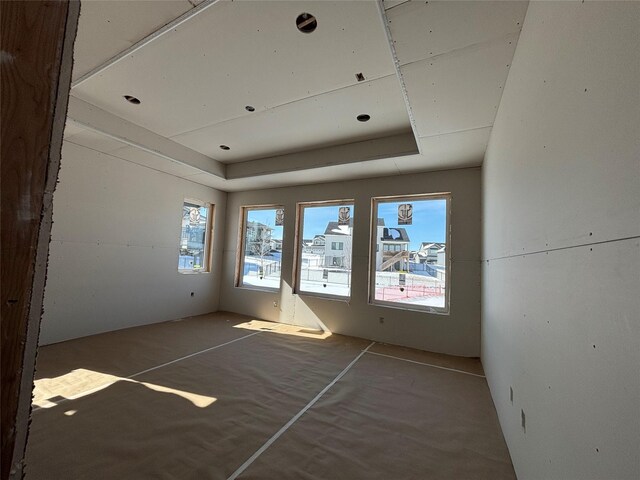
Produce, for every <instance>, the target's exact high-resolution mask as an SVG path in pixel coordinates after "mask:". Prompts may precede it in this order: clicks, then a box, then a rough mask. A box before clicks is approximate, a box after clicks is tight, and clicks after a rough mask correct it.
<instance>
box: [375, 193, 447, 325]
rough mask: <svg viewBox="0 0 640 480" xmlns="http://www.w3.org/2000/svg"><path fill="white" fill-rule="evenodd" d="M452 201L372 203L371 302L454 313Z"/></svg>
mask: <svg viewBox="0 0 640 480" xmlns="http://www.w3.org/2000/svg"><path fill="white" fill-rule="evenodd" d="M450 200H451V198H450V196H449V195H448V194H441V195H411V196H405V197H378V198H373V199H372V215H373V218H375V219H377V221H376V222H373V225H374V227H373V231H372V233H371V237H372V244H371V251H372V252H375V253H374V254H372V255H371V270H370V271H371V274H370V281H371V287H370V289H369V290H370V302H371V303H374V304H382V305H387V306H395V307H401V308H406V309H411V310H426V311H430V312H433V313H448V311H449V283H450V278H449V277H450V276H449V256H450V251H449V245H450V241H449V204H450Z"/></svg>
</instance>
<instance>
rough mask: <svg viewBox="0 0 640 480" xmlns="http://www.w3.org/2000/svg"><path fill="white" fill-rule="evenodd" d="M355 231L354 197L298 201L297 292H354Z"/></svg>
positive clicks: (333, 294)
mask: <svg viewBox="0 0 640 480" xmlns="http://www.w3.org/2000/svg"><path fill="white" fill-rule="evenodd" d="M352 232H353V200H344V201H336V202H316V203H301V204H298V238H299V242H298V245H297V250H296V268H297V270H296V272H297V275H296V282H297V283H296V291H297V292H298V293H308V294H315V295H322V296H328V297H339V298H348V297H349V296H350V295H351V254H352V252H351V246H352V241H351V240H352ZM316 239H321V240H322V241H321V242H316V241H315V240H316Z"/></svg>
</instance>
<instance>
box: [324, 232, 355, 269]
mask: <svg viewBox="0 0 640 480" xmlns="http://www.w3.org/2000/svg"><path fill="white" fill-rule="evenodd" d="M352 231H353V223H351V224H350V225H339V224H338V222H329V223H328V224H327V228H326V229H325V231H324V241H325V245H324V266H325V267H340V268H346V269H350V268H351V239H352V237H351V233H352Z"/></svg>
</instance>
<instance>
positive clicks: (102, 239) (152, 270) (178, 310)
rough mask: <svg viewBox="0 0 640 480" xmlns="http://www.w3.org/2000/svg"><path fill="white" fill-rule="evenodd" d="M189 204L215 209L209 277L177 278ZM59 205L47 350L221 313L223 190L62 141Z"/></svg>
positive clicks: (43, 339) (45, 325)
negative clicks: (68, 342) (186, 200)
mask: <svg viewBox="0 0 640 480" xmlns="http://www.w3.org/2000/svg"><path fill="white" fill-rule="evenodd" d="M185 197H188V198H195V199H199V200H202V201H206V202H210V203H213V204H214V205H215V209H214V241H213V257H212V272H211V273H198V274H180V273H178V269H177V267H178V245H179V241H180V231H181V218H182V217H181V216H182V202H183V200H184V198H185ZM53 205H54V207H53V221H54V224H53V231H52V238H51V247H50V256H49V268H48V272H47V284H46V289H45V304H44V316H43V319H42V329H41V333H40V343H41V344H48V343H53V342H59V341H62V340H67V339H70V338H75V337H81V336H85V335H91V334H94V333H98V332H104V331H109V330H116V329H120V328H126V327H130V326H134V325H142V324H147V323H154V322H161V321H165V320H171V319H175V318H180V317H185V316H189V315H197V314H201V313H208V312H211V311H215V310H217V308H218V292H219V280H220V275H219V273H220V270H219V267H220V259H221V253H222V250H221V248H220V246H221V242H222V238H223V234H224V232H223V230H224V213H225V210H226V193H223V192H219V191H217V190H214V189H212V188H209V187H205V186H202V185H198V184H195V183H192V182H189V181H186V180H182V179H179V178H176V177H173V176H171V175H167V174H165V173H161V172H158V171H155V170H152V169H150V168H146V167H142V166H140V165H136V164H133V163H130V162H127V161H125V160H121V159H119V158H116V157H113V156H110V155H108V154H104V153H100V152H97V151H95V150H92V149H89V148H86V147H82V146H78V145H74V144H72V143H69V142H65V143H64V146H63V151H62V161H61V170H60V183H59V185H58V187H57V189H56V192H55V194H54V202H53ZM191 292H194V296H193V297H191Z"/></svg>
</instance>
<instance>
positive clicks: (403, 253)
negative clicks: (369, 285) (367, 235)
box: [376, 218, 410, 272]
mask: <svg viewBox="0 0 640 480" xmlns="http://www.w3.org/2000/svg"><path fill="white" fill-rule="evenodd" d="M409 242H410V240H409V234H408V233H407V230H406V229H405V228H402V227H397V228H391V227H385V226H384V219H382V218H379V219H378V227H377V234H376V271H378V272H384V271H408V270H409V258H410V257H409Z"/></svg>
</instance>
